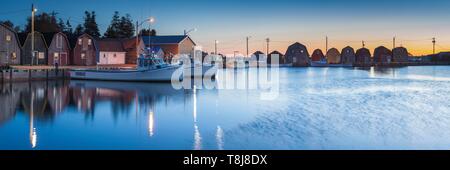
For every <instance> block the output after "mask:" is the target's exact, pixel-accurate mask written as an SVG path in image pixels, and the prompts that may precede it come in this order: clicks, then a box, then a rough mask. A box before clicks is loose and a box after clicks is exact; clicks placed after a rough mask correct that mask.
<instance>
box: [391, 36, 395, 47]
mask: <svg viewBox="0 0 450 170" xmlns="http://www.w3.org/2000/svg"><path fill="white" fill-rule="evenodd" d="M394 48H395V36H394V38H393V39H392V49H394Z"/></svg>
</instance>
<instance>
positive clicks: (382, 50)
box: [373, 46, 392, 63]
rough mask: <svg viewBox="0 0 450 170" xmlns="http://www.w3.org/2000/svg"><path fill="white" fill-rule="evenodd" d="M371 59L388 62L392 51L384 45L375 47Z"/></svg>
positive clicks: (377, 61)
mask: <svg viewBox="0 0 450 170" xmlns="http://www.w3.org/2000/svg"><path fill="white" fill-rule="evenodd" d="M373 61H374V63H390V62H391V61H392V51H391V50H389V49H387V48H386V47H384V46H380V47H377V48H375V51H374V53H373Z"/></svg>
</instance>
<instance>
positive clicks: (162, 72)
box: [70, 67, 182, 82]
mask: <svg viewBox="0 0 450 170" xmlns="http://www.w3.org/2000/svg"><path fill="white" fill-rule="evenodd" d="M178 68H179V67H167V68H161V69H155V70H143V71H140V70H129V71H100V70H71V71H70V78H71V79H76V80H101V81H135V82H170V81H171V80H172V75H173V74H174V73H175V72H176V70H177V69H178ZM179 79H180V80H181V79H182V75H180V78H179Z"/></svg>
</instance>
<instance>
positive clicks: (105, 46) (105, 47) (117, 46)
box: [96, 39, 125, 52]
mask: <svg viewBox="0 0 450 170" xmlns="http://www.w3.org/2000/svg"><path fill="white" fill-rule="evenodd" d="M96 41H97V45H98V50H99V51H108V52H125V50H124V48H123V45H122V41H121V39H97V40H96Z"/></svg>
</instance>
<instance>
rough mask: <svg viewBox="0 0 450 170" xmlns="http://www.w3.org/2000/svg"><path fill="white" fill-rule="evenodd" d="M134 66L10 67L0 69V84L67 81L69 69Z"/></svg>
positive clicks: (116, 68) (103, 68) (132, 66)
mask: <svg viewBox="0 0 450 170" xmlns="http://www.w3.org/2000/svg"><path fill="white" fill-rule="evenodd" d="M134 67H135V66H134V65H99V66H61V67H59V68H58V69H56V68H55V67H54V66H11V67H2V68H1V69H0V82H1V83H8V82H23V81H42V80H56V79H69V78H70V74H69V70H71V69H99V70H118V69H124V68H134Z"/></svg>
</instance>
